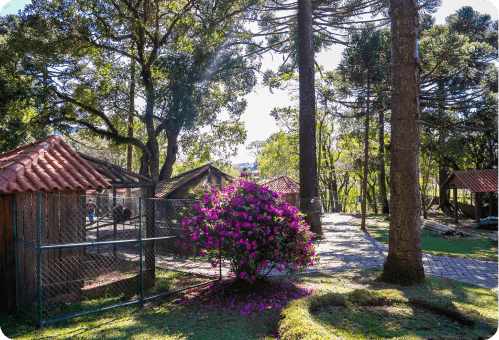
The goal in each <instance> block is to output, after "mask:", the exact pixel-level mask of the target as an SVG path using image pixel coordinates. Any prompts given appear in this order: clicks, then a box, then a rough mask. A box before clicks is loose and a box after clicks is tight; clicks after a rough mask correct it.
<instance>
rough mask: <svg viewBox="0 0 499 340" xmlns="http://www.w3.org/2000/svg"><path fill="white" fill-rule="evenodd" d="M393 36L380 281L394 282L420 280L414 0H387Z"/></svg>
mask: <svg viewBox="0 0 499 340" xmlns="http://www.w3.org/2000/svg"><path fill="white" fill-rule="evenodd" d="M390 18H391V36H392V58H391V69H392V102H391V106H392V118H391V125H392V150H391V167H390V234H389V251H388V257H387V260H386V262H385V264H384V268H383V273H382V275H381V279H382V280H384V281H387V282H392V283H398V284H409V285H412V284H418V283H421V282H423V281H424V268H423V260H422V253H421V226H420V224H421V220H420V210H421V206H420V200H419V146H420V138H419V58H418V51H417V39H418V37H419V31H420V25H419V15H418V10H417V4H416V0H390Z"/></svg>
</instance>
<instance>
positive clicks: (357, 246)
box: [310, 214, 498, 290]
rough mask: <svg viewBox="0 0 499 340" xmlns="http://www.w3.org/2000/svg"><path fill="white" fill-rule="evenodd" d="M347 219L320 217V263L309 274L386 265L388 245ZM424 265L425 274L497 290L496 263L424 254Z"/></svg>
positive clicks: (341, 216) (330, 215)
mask: <svg viewBox="0 0 499 340" xmlns="http://www.w3.org/2000/svg"><path fill="white" fill-rule="evenodd" d="M350 219H351V216H349V215H345V214H327V215H325V216H324V217H323V219H322V224H323V226H322V228H323V232H324V235H325V238H324V239H323V240H321V241H319V242H316V249H317V253H318V255H319V256H320V258H321V261H320V263H319V265H318V266H315V267H314V268H313V269H312V270H310V271H324V270H334V271H340V270H349V269H363V268H372V267H377V266H380V265H382V264H383V263H384V262H385V260H386V256H387V254H388V246H387V245H385V244H383V243H380V242H378V241H376V240H375V239H373V238H372V237H370V236H369V235H368V234H366V233H364V232H362V231H361V230H360V227H359V226H351V225H348V220H350ZM423 264H424V268H425V273H427V274H431V275H436V276H441V277H446V278H450V279H454V280H458V281H463V282H468V283H472V284H475V285H478V286H481V287H484V288H487V289H492V290H497V283H498V276H497V272H498V265H497V262H492V261H477V260H467V259H458V258H454V257H447V256H437V255H431V254H423Z"/></svg>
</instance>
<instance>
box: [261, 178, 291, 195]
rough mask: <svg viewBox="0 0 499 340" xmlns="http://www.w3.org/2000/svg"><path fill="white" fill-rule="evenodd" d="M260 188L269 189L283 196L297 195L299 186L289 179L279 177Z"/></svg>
mask: <svg viewBox="0 0 499 340" xmlns="http://www.w3.org/2000/svg"><path fill="white" fill-rule="evenodd" d="M262 186H264V187H267V188H269V189H270V190H272V191H275V192H278V193H283V194H299V193H300V185H299V184H298V183H296V182H295V181H293V180H292V179H291V178H289V177H286V176H281V177H279V178H276V179H274V180H272V181H269V182H267V183H264V184H262Z"/></svg>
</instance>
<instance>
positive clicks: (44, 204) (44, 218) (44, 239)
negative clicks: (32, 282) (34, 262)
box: [40, 193, 50, 299]
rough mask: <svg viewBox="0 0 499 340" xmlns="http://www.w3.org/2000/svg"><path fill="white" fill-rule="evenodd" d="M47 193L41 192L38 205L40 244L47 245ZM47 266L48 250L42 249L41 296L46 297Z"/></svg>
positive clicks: (47, 282)
mask: <svg viewBox="0 0 499 340" xmlns="http://www.w3.org/2000/svg"><path fill="white" fill-rule="evenodd" d="M47 199H48V197H47V193H42V194H41V200H40V206H41V221H40V222H41V241H42V242H41V243H42V246H45V245H47V242H48V232H47V205H48V204H47ZM49 274H50V273H49V266H48V251H47V250H42V285H43V289H42V298H43V299H46V298H47V297H48V294H47V293H48V292H47V289H49V286H48V285H49Z"/></svg>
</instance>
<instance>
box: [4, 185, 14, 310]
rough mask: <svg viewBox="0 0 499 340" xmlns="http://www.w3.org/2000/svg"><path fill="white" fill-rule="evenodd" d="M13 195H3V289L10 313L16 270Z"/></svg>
mask: <svg viewBox="0 0 499 340" xmlns="http://www.w3.org/2000/svg"><path fill="white" fill-rule="evenodd" d="M13 201H14V196H13V195H9V196H7V197H5V205H4V207H5V210H4V211H5V212H6V214H5V219H4V223H5V262H6V273H5V276H6V282H7V287H6V289H5V290H4V292H6V294H7V305H8V310H9V312H11V313H15V312H16V272H15V263H16V258H15V253H14V223H13V216H12V211H13V203H14V202H13Z"/></svg>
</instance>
